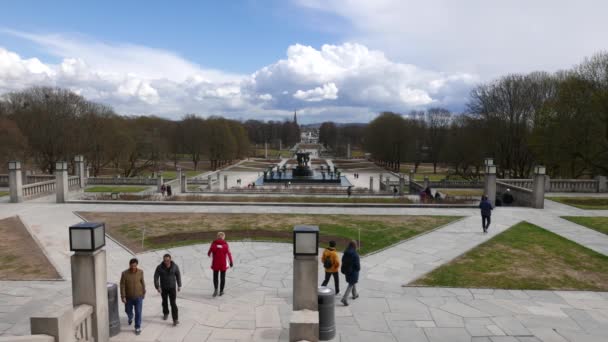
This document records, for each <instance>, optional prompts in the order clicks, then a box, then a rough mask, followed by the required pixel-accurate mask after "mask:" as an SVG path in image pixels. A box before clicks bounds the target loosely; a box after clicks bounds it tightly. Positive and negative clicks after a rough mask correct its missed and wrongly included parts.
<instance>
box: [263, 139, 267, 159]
mask: <svg viewBox="0 0 608 342" xmlns="http://www.w3.org/2000/svg"><path fill="white" fill-rule="evenodd" d="M264 159H268V143H267V142H265V143H264Z"/></svg>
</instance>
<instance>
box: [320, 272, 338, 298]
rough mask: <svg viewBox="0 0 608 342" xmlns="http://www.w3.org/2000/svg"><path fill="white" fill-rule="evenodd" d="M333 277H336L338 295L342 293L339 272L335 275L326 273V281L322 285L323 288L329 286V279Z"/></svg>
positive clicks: (335, 284)
mask: <svg viewBox="0 0 608 342" xmlns="http://www.w3.org/2000/svg"><path fill="white" fill-rule="evenodd" d="M331 276H334V286H335V287H336V293H339V292H340V277H339V276H338V272H333V273H329V272H325V280H323V283H322V284H321V286H327V283H329V278H331Z"/></svg>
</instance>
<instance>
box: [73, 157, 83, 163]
mask: <svg viewBox="0 0 608 342" xmlns="http://www.w3.org/2000/svg"><path fill="white" fill-rule="evenodd" d="M74 161H75V162H77V163H82V162H83V161H84V157H83V156H82V155H77V156H75V157H74Z"/></svg>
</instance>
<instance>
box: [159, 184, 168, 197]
mask: <svg viewBox="0 0 608 342" xmlns="http://www.w3.org/2000/svg"><path fill="white" fill-rule="evenodd" d="M165 192H167V185H165V183H163V184H162V185H161V186H160V193H161V194H162V195H163V197H164V196H165Z"/></svg>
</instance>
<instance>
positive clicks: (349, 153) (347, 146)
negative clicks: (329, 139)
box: [346, 143, 352, 159]
mask: <svg viewBox="0 0 608 342" xmlns="http://www.w3.org/2000/svg"><path fill="white" fill-rule="evenodd" d="M351 158H352V153H351V151H350V143H349V144H347V145H346V159H351Z"/></svg>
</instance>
